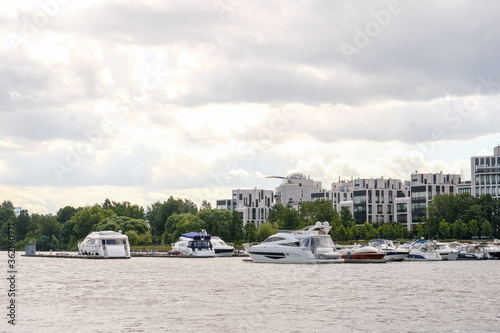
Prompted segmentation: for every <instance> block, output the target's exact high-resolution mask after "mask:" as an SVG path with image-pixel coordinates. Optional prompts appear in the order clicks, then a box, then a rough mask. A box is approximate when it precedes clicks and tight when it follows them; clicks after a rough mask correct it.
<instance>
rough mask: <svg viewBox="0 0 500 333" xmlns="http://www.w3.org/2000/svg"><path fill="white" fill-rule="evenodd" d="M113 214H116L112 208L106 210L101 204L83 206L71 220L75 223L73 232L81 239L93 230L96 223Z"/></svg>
mask: <svg viewBox="0 0 500 333" xmlns="http://www.w3.org/2000/svg"><path fill="white" fill-rule="evenodd" d="M112 215H115V213H114V212H113V211H112V210H105V209H103V208H102V207H101V206H99V205H94V206H92V207H88V206H87V207H84V208H82V209H81V210H79V211H78V212H77V213H76V214H75V215H74V216H73V217H71V219H70V220H69V221H71V222H73V223H74V225H73V232H74V234H75V235H76V237H77V238H80V239H81V238H83V237H85V236H87V235H88V234H89V233H90V232H91V231H92V229H93V228H94V225H96V224H98V223H99V222H101V221H102V220H104V219H106V218H107V217H110V216H112Z"/></svg>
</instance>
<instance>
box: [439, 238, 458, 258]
mask: <svg viewBox="0 0 500 333" xmlns="http://www.w3.org/2000/svg"><path fill="white" fill-rule="evenodd" d="M435 245H436V246H435V249H434V250H435V251H436V252H437V253H439V255H440V256H441V258H442V259H443V260H450V261H451V260H457V258H458V250H455V249H452V248H451V247H450V245H449V244H448V243H443V242H435Z"/></svg>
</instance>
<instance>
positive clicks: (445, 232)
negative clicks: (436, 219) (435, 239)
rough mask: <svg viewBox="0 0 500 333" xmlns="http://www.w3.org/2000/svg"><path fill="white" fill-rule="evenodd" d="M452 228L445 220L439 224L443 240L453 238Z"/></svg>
mask: <svg viewBox="0 0 500 333" xmlns="http://www.w3.org/2000/svg"><path fill="white" fill-rule="evenodd" d="M450 228H451V226H450V224H449V223H448V222H446V221H445V220H441V222H440V223H439V235H440V236H441V238H443V239H448V238H450V236H451V229H450Z"/></svg>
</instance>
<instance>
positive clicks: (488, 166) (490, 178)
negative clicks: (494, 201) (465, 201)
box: [471, 146, 500, 198]
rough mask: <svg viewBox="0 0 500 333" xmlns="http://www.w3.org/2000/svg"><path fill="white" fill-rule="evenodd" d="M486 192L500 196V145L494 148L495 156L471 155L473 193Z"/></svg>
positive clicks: (481, 193)
mask: <svg viewBox="0 0 500 333" xmlns="http://www.w3.org/2000/svg"><path fill="white" fill-rule="evenodd" d="M484 194H491V196H492V197H493V198H500V146H497V147H495V148H494V149H493V156H473V157H471V195H472V196H476V197H479V196H481V195H484Z"/></svg>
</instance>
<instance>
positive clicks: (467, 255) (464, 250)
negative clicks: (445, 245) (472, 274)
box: [457, 244, 491, 260]
mask: <svg viewBox="0 0 500 333" xmlns="http://www.w3.org/2000/svg"><path fill="white" fill-rule="evenodd" d="M487 259H491V255H490V254H489V253H488V247H487V246H486V244H468V245H462V246H461V247H460V251H459V252H458V258H457V260H487Z"/></svg>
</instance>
